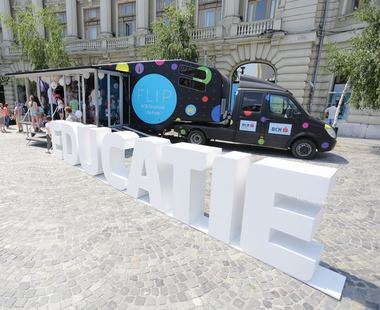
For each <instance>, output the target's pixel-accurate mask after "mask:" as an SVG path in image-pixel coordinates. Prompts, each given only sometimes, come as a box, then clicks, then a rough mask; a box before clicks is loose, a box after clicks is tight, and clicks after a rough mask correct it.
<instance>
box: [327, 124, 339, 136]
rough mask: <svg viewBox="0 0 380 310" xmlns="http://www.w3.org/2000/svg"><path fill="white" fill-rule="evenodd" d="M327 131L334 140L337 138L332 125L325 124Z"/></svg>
mask: <svg viewBox="0 0 380 310" xmlns="http://www.w3.org/2000/svg"><path fill="white" fill-rule="evenodd" d="M325 130H326V131H327V133H328V134H329V136H330V137H331V138H333V139H335V138H336V132H335V130H334V128H332V127H331V126H330V125H327V124H325Z"/></svg>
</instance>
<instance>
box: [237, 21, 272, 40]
mask: <svg viewBox="0 0 380 310" xmlns="http://www.w3.org/2000/svg"><path fill="white" fill-rule="evenodd" d="M272 29H273V19H265V20H260V21H257V22H251V23H241V24H239V25H238V27H237V36H238V37H246V36H256V35H260V34H262V33H264V32H266V31H268V30H272Z"/></svg>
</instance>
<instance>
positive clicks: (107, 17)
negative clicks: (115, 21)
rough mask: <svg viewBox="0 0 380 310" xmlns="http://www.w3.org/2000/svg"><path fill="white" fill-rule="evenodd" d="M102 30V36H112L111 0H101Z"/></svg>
mask: <svg viewBox="0 0 380 310" xmlns="http://www.w3.org/2000/svg"><path fill="white" fill-rule="evenodd" d="M136 2H138V1H136ZM100 32H101V36H102V37H111V36H112V23H111V1H110V0H100Z"/></svg>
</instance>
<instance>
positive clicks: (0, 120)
mask: <svg viewBox="0 0 380 310" xmlns="http://www.w3.org/2000/svg"><path fill="white" fill-rule="evenodd" d="M3 108H4V105H3V104H2V103H0V131H1V132H7V130H6V129H5V117H4V109H3Z"/></svg>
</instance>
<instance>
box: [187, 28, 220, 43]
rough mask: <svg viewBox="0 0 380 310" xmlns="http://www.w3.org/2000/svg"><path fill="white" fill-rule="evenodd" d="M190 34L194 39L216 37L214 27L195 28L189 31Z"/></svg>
mask: <svg viewBox="0 0 380 310" xmlns="http://www.w3.org/2000/svg"><path fill="white" fill-rule="evenodd" d="M190 36H191V38H192V39H193V40H195V41H198V40H207V39H214V38H215V37H216V27H210V28H199V29H195V30H193V31H191V32H190Z"/></svg>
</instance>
